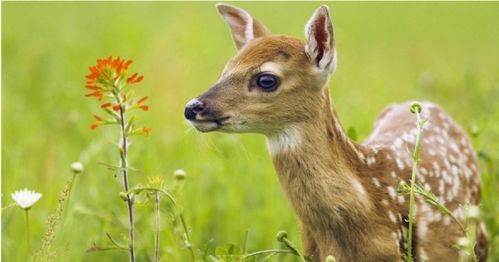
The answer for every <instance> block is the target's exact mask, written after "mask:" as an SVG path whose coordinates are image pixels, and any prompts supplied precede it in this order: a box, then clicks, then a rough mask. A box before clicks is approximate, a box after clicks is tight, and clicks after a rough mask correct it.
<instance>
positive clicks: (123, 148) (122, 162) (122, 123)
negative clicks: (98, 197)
mask: <svg viewBox="0 0 499 262" xmlns="http://www.w3.org/2000/svg"><path fill="white" fill-rule="evenodd" d="M120 100H123V99H121V98H120ZM119 105H120V128H121V139H120V140H121V141H120V142H121V152H120V156H121V160H120V168H121V170H122V174H123V188H124V189H125V192H128V190H129V186H128V162H127V153H128V152H127V151H128V150H127V149H128V142H127V132H126V124H125V123H126V121H125V112H124V111H125V108H124V107H125V105H124V103H123V102H122V101H119ZM126 202H127V207H128V223H129V227H128V235H129V239H130V240H129V241H130V246H129V253H130V261H131V262H135V249H134V248H135V247H134V219H133V203H132V199H131V197H130V194H127V199H126Z"/></svg>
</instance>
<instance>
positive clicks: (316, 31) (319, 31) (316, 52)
mask: <svg viewBox="0 0 499 262" xmlns="http://www.w3.org/2000/svg"><path fill="white" fill-rule="evenodd" d="M305 37H306V40H307V45H306V46H305V52H306V54H307V56H308V57H309V59H310V61H311V62H312V63H314V64H315V65H316V66H317V67H318V68H319V69H320V70H323V71H324V72H326V73H328V74H330V73H332V72H334V70H335V69H336V48H335V44H334V32H333V24H332V23H331V18H330V17H329V9H328V7H327V6H325V5H323V6H321V7H319V8H318V9H317V10H316V11H315V13H314V14H313V15H312V17H311V18H310V20H308V23H307V24H306V25H305Z"/></svg>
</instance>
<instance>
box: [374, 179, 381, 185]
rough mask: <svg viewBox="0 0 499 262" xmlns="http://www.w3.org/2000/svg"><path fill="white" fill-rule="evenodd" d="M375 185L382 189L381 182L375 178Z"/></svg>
mask: <svg viewBox="0 0 499 262" xmlns="http://www.w3.org/2000/svg"><path fill="white" fill-rule="evenodd" d="M373 183H374V185H375V186H376V187H381V183H380V182H379V180H378V179H377V178H376V177H373Z"/></svg>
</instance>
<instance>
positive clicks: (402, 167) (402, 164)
mask: <svg viewBox="0 0 499 262" xmlns="http://www.w3.org/2000/svg"><path fill="white" fill-rule="evenodd" d="M395 162H397V167H398V168H399V169H400V170H404V163H402V160H400V158H397V159H395Z"/></svg>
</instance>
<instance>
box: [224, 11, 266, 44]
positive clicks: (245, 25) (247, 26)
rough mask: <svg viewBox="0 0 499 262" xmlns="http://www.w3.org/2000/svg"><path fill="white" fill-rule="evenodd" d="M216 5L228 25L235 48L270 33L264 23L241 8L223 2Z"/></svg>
mask: <svg viewBox="0 0 499 262" xmlns="http://www.w3.org/2000/svg"><path fill="white" fill-rule="evenodd" d="M216 7H217V10H218V12H219V13H220V14H221V15H222V16H223V17H224V19H225V21H226V22H227V24H228V25H229V27H230V31H231V32H232V38H233V39H234V43H235V44H236V47H237V49H241V48H242V47H243V46H244V45H246V44H247V43H249V42H250V41H251V40H253V39H255V38H258V37H261V36H264V35H268V34H270V31H269V30H268V29H267V28H266V27H265V26H264V25H262V24H261V23H260V22H258V21H257V20H255V19H254V18H253V17H252V16H251V15H250V14H249V13H248V12H246V11H245V10H243V9H241V8H238V7H235V6H230V5H224V4H216Z"/></svg>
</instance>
